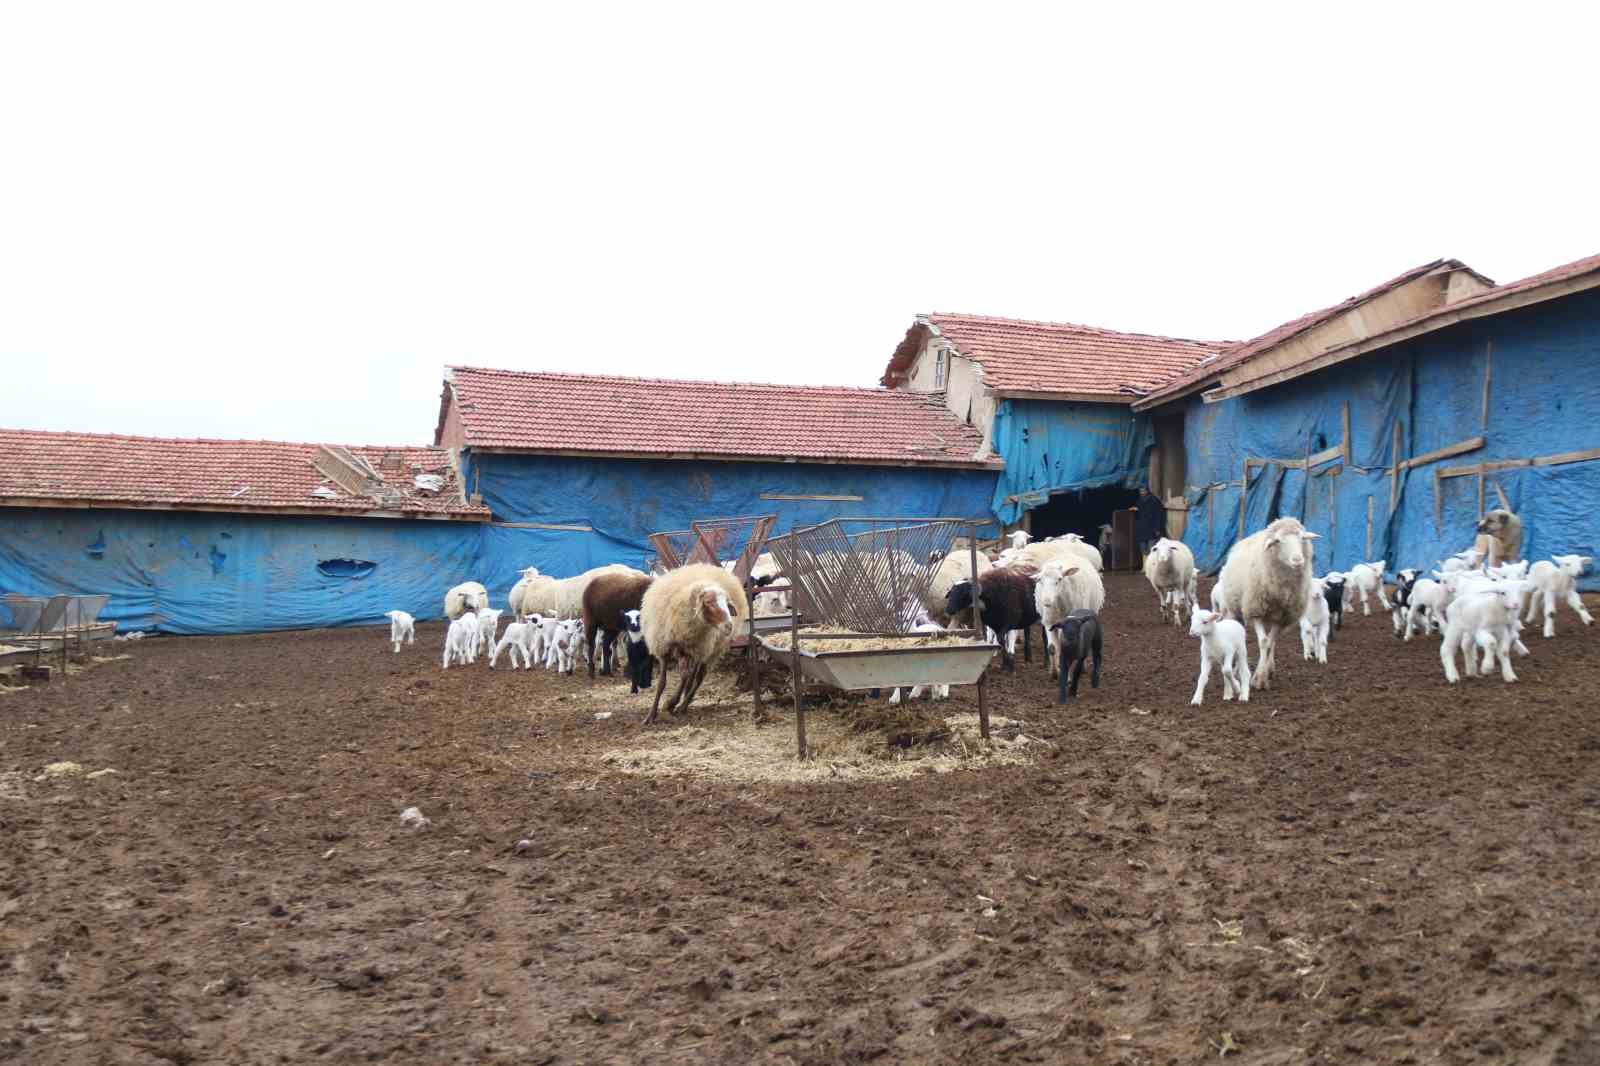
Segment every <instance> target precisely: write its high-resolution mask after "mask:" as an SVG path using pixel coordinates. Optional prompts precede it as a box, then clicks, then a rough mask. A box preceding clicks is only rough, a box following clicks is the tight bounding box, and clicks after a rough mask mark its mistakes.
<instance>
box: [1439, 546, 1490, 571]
mask: <svg viewBox="0 0 1600 1066" xmlns="http://www.w3.org/2000/svg"><path fill="white" fill-rule="evenodd" d="M1482 562H1483V553H1482V552H1481V551H1479V550H1478V549H1476V548H1468V549H1467V550H1466V551H1460V552H1456V553H1455V554H1454V555H1452V556H1450V558H1448V559H1441V560H1440V561H1439V569H1440V570H1442V571H1443V572H1445V573H1447V574H1453V573H1455V572H1456V571H1458V570H1476V569H1477V568H1478V566H1479V564H1481V563H1482Z"/></svg>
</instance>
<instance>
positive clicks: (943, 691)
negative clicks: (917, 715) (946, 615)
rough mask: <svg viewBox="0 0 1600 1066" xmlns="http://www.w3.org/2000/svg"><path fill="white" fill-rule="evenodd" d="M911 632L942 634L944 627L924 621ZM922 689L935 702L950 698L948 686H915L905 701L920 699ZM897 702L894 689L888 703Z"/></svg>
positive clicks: (898, 696) (898, 698) (897, 697)
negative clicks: (929, 692)
mask: <svg viewBox="0 0 1600 1066" xmlns="http://www.w3.org/2000/svg"><path fill="white" fill-rule="evenodd" d="M911 632H913V633H943V632H944V626H942V625H940V624H939V623H938V622H930V621H924V622H921V623H919V624H918V625H917V626H916V627H914V628H913V629H912V630H911ZM923 689H928V690H930V691H931V693H932V695H933V698H934V699H936V700H947V699H949V698H950V686H949V685H934V684H925V685H916V686H914V687H913V688H912V689H911V692H910V694H909V695H908V696H907V697H906V698H907V699H912V700H914V699H917V698H918V697H920V696H921V695H922V691H923ZM899 702H900V690H899V689H895V690H894V694H893V695H891V696H890V697H889V703H890V704H891V705H895V704H898V703H899Z"/></svg>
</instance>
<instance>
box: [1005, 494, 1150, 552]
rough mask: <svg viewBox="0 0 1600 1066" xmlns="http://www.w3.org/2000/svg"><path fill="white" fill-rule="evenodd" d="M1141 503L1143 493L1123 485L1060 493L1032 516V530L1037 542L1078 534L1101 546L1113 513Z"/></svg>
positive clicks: (1029, 527)
mask: <svg viewBox="0 0 1600 1066" xmlns="http://www.w3.org/2000/svg"><path fill="white" fill-rule="evenodd" d="M1138 502H1139V493H1138V492H1136V491H1135V490H1133V489H1125V488H1123V487H1122V486H1121V485H1108V486H1106V487H1105V488H1099V489H1071V490H1068V491H1066V492H1058V493H1056V494H1055V495H1053V496H1051V497H1050V500H1049V502H1048V503H1046V504H1045V505H1044V506H1042V507H1035V508H1033V509H1032V510H1031V511H1029V512H1028V523H1029V524H1028V530H1029V532H1031V533H1032V534H1033V536H1034V539H1035V540H1043V539H1044V538H1046V537H1059V536H1061V535H1062V534H1063V533H1076V534H1078V536H1080V537H1082V538H1083V539H1084V540H1086V541H1088V542H1089V543H1090V544H1098V543H1100V526H1101V525H1102V524H1105V525H1110V524H1111V512H1112V511H1121V510H1126V509H1127V508H1129V507H1132V506H1133V505H1134V504H1136V503H1138ZM1109 561H1110V560H1107V562H1109Z"/></svg>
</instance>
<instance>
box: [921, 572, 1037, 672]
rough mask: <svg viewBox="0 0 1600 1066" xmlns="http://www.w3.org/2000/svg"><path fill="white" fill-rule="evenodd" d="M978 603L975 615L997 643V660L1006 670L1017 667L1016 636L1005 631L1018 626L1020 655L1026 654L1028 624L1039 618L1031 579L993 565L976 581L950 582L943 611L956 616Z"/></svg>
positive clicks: (1013, 670)
mask: <svg viewBox="0 0 1600 1066" xmlns="http://www.w3.org/2000/svg"><path fill="white" fill-rule="evenodd" d="M974 600H976V601H977V604H978V617H979V618H981V619H982V620H983V624H984V625H985V626H987V627H988V628H989V629H992V630H993V631H994V633H995V636H996V638H997V639H999V640H1000V641H1001V644H1000V660H1001V662H1003V663H1004V664H1005V668H1006V669H1007V670H1008V671H1011V672H1015V671H1016V669H1017V661H1016V658H1015V654H1016V648H1015V644H1016V640H1015V638H1012V639H1011V640H1010V641H1009V642H1008V641H1007V640H1006V636H1007V634H1009V633H1011V632H1012V631H1013V630H1017V629H1020V630H1022V632H1023V656H1024V658H1027V657H1028V644H1027V632H1028V627H1029V626H1031V625H1034V624H1036V623H1037V622H1038V621H1039V609H1038V607H1037V605H1036V604H1035V603H1034V597H1033V579H1032V578H1030V577H1029V576H1028V575H1027V574H1025V573H1023V572H1022V571H1021V570H1012V569H1009V568H1006V567H996V568H995V569H993V570H990V571H988V572H987V573H984V574H980V575H979V576H978V579H977V581H976V582H973V581H958V582H956V583H955V584H954V585H952V586H950V592H949V594H948V595H947V596H946V597H945V605H944V609H945V614H946V615H948V616H949V617H951V618H955V617H957V616H959V615H960V614H961V612H963V611H970V610H971V609H972V604H973V601H974Z"/></svg>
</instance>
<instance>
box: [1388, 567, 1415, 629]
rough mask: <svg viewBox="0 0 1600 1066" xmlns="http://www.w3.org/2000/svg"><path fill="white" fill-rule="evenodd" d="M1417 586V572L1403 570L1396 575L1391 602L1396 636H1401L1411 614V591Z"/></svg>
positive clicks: (1390, 615) (1391, 616)
mask: <svg viewBox="0 0 1600 1066" xmlns="http://www.w3.org/2000/svg"><path fill="white" fill-rule="evenodd" d="M1416 584H1417V571H1415V570H1401V571H1399V572H1397V573H1396V574H1395V575H1394V599H1392V600H1391V601H1390V605H1391V609H1390V612H1389V617H1390V620H1391V621H1392V622H1393V623H1394V635H1395V636H1397V637H1398V636H1399V635H1400V628H1401V625H1402V623H1403V621H1404V619H1405V618H1406V616H1407V615H1408V614H1409V613H1410V611H1409V608H1410V605H1411V590H1412V589H1413V588H1415V587H1416Z"/></svg>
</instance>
